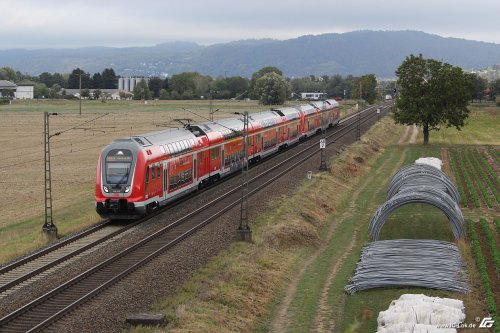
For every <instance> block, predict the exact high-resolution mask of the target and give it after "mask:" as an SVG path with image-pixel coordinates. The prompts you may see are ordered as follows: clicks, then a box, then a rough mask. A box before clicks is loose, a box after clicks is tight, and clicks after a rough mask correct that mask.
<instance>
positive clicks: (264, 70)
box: [250, 66, 283, 99]
mask: <svg viewBox="0 0 500 333" xmlns="http://www.w3.org/2000/svg"><path fill="white" fill-rule="evenodd" d="M269 73H276V74H278V75H279V76H283V72H282V71H281V70H280V69H279V68H277V67H274V66H267V67H264V68H261V69H259V70H258V71H257V72H255V73H253V74H252V79H251V80H250V98H254V99H258V98H259V94H258V92H257V91H256V88H255V84H256V83H257V80H258V79H260V78H261V77H263V76H264V75H266V74H269Z"/></svg>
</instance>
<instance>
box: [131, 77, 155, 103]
mask: <svg viewBox="0 0 500 333" xmlns="http://www.w3.org/2000/svg"><path fill="white" fill-rule="evenodd" d="M133 94H134V96H133V97H132V98H133V99H135V100H141V99H144V100H147V99H151V91H150V90H149V87H148V84H147V83H146V81H145V80H141V81H139V83H137V84H136V85H135V87H134V91H133Z"/></svg>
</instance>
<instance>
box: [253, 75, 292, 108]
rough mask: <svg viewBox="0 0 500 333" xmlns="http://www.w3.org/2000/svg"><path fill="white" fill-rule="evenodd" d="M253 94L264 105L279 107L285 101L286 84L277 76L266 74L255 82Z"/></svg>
mask: <svg viewBox="0 0 500 333" xmlns="http://www.w3.org/2000/svg"><path fill="white" fill-rule="evenodd" d="M254 89H255V92H256V93H257V95H258V96H259V99H260V101H261V102H262V104H264V105H280V104H283V103H284V102H285V100H286V96H287V94H288V90H289V89H288V82H287V81H286V80H285V79H284V78H283V77H282V76H281V75H279V74H277V73H274V72H271V73H267V74H265V75H264V76H262V77H261V78H259V79H257V81H256V82H255V88H254Z"/></svg>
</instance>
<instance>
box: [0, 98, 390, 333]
mask: <svg viewBox="0 0 500 333" xmlns="http://www.w3.org/2000/svg"><path fill="white" fill-rule="evenodd" d="M388 107H389V106H383V107H382V111H385V110H386V109H387V108H388ZM373 111H374V107H372V108H368V109H365V110H363V111H361V112H362V115H363V118H362V119H361V116H360V117H358V116H357V115H354V116H350V117H347V118H344V119H343V120H342V126H341V127H339V128H335V129H334V131H333V132H331V131H330V132H331V133H329V134H328V135H327V136H325V138H326V139H333V140H328V144H327V145H332V144H333V143H334V140H338V139H339V138H341V137H342V136H345V135H347V134H348V133H350V131H351V130H352V129H353V128H355V127H356V126H357V123H358V122H359V123H360V124H363V123H364V122H366V121H368V120H369V119H370V118H372V117H375V116H377V114H375V112H373ZM301 148H302V149H301V150H300V151H299V152H297V153H295V154H294V155H292V156H290V157H287V158H286V159H285V160H283V161H281V162H279V163H277V164H275V165H274V166H273V167H271V168H269V169H268V170H266V171H264V172H262V173H260V174H259V175H256V176H254V177H253V178H252V179H250V180H249V196H251V195H253V194H255V193H257V192H258V191H259V190H260V189H262V188H263V187H265V186H267V185H268V184H269V183H271V182H273V181H274V180H276V179H278V178H279V177H281V176H282V175H284V174H285V173H287V172H289V171H290V170H292V169H293V168H295V167H296V166H297V165H300V164H301V163H303V162H304V161H305V160H307V159H309V158H310V157H312V156H314V155H316V154H318V153H319V148H318V147H317V143H315V142H312V141H310V142H308V143H307V144H305V145H304V147H301ZM240 199H241V196H240V188H239V187H236V188H234V189H232V190H230V191H228V192H227V193H225V194H224V195H222V196H220V197H218V198H216V199H214V200H212V201H211V202H209V203H207V204H205V205H203V206H201V207H199V208H197V209H196V210H195V211H193V212H191V213H190V214H188V215H186V216H184V217H182V218H180V219H178V220H177V221H175V222H172V223H170V224H169V225H167V226H165V227H164V228H162V229H160V230H158V231H157V232H155V233H154V234H151V235H150V236H148V237H146V238H144V239H143V240H142V241H140V242H138V243H136V244H135V245H133V246H132V247H129V248H127V249H125V250H124V251H122V252H120V253H117V254H116V255H114V256H113V257H111V258H109V259H107V260H106V261H104V262H102V263H101V264H98V265H96V266H94V267H93V268H91V269H89V270H87V271H85V272H83V273H82V274H80V275H78V276H77V277H75V278H73V279H71V280H70V281H68V282H66V283H64V284H62V285H61V286H59V287H58V288H56V289H53V290H52V291H50V292H48V293H47V294H45V295H43V296H41V297H39V298H38V299H36V300H34V301H32V302H30V303H29V304H26V305H25V306H23V307H21V308H19V309H18V310H16V311H14V312H12V313H10V314H9V315H7V316H5V317H4V318H2V319H0V332H37V331H40V330H42V329H45V328H47V327H48V326H50V325H51V324H52V323H53V322H55V321H57V319H59V318H60V317H62V316H64V314H65V313H67V312H69V311H71V310H72V309H74V308H75V307H77V306H79V305H80V304H82V303H83V302H85V301H87V300H88V299H90V298H92V297H93V296H95V295H97V294H98V293H100V292H101V291H103V290H105V289H106V288H108V287H109V286H111V285H113V284H114V283H116V282H117V281H119V280H120V279H122V278H123V277H125V276H127V275H128V274H130V273H131V272H133V271H135V270H136V269H138V268H139V267H141V266H142V265H144V264H146V263H147V262H149V261H150V260H152V259H154V258H155V257H157V256H158V255H160V254H162V253H164V252H165V251H166V250H168V249H169V248H171V247H172V246H174V245H175V244H177V243H179V242H180V241H182V240H183V239H185V238H186V237H188V236H189V235H191V234H192V233H194V232H196V230H198V229H200V228H202V227H203V226H205V225H206V224H208V223H210V222H211V221H213V220H215V219H217V218H218V217H219V216H221V215H222V214H224V213H225V212H227V211H228V210H230V209H232V208H233V207H235V206H236V205H238V204H239V203H240ZM115 232H119V231H118V230H116V231H115ZM121 232H123V231H121ZM113 233H114V232H110V233H109V235H112V234H113ZM96 235H97V233H96ZM111 237H113V236H105V238H106V239H109V238H111ZM82 239H83V238H80V240H79V241H82ZM104 241H105V240H97V241H96V242H99V243H98V244H100V243H102V242H104ZM91 243H92V242H89V243H88V245H87V246H89V248H92V246H91V245H90V244H91ZM87 250H88V249H87ZM79 253H82V251H80V252H79ZM79 253H78V254H79ZM66 256H67V257H68V259H67V260H70V259H69V258H71V256H70V255H69V254H67V255H66ZM58 260H59V263H56V264H53V265H52V267H54V266H55V265H58V264H60V263H61V262H62V261H60V260H61V259H58ZM63 261H64V260H63ZM25 264H26V263H25ZM35 275H36V274H35ZM6 290H12V289H6Z"/></svg>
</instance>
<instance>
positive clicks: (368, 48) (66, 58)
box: [0, 30, 500, 77]
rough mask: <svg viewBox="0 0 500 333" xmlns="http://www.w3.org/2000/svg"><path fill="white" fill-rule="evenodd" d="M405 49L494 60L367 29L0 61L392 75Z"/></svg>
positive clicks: (460, 44)
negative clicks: (267, 69)
mask: <svg viewBox="0 0 500 333" xmlns="http://www.w3.org/2000/svg"><path fill="white" fill-rule="evenodd" d="M410 54H422V55H423V56H424V57H426V58H433V59H437V60H441V61H444V62H448V63H450V64H452V65H455V66H460V67H462V68H464V69H473V68H485V67H489V66H493V65H495V64H497V63H500V44H495V43H488V42H482V41H472V40H467V39H461V38H454V37H441V36H439V35H435V34H429V33H425V32H421V31H412V30H400V31H371V30H358V31H353V32H348V33H325V34H320V35H303V36H299V37H297V38H292V39H287V40H276V39H269V38H267V39H245V40H236V41H232V42H227V43H219V44H213V45H206V46H204V45H200V44H197V43H194V42H185V41H176V42H165V43H159V44H157V45H154V46H146V47H124V48H115V47H105V46H95V47H85V48H73V49H51V48H44V49H35V50H27V49H12V50H0V67H3V66H10V67H12V68H14V69H15V70H18V71H20V72H22V73H28V74H32V75H38V74H40V73H42V72H49V73H54V72H59V73H68V72H71V71H72V70H73V69H75V68H77V67H79V68H82V69H83V70H85V71H86V72H89V73H96V72H101V71H102V70H103V69H104V68H110V67H111V68H113V69H114V70H115V72H116V73H117V74H118V75H122V76H132V75H144V76H154V75H165V74H169V75H173V74H177V73H181V72H186V71H197V72H199V73H202V74H205V75H211V76H214V77H216V76H233V75H239V76H245V77H250V76H251V75H252V73H254V72H255V71H257V70H259V69H260V68H262V67H265V66H276V67H278V68H280V69H281V70H282V71H283V73H284V75H286V76H289V77H297V76H305V75H311V74H312V75H325V74H326V75H333V74H341V75H348V74H352V75H363V74H368V73H373V74H375V75H377V76H379V77H393V76H394V75H395V74H394V71H395V70H396V68H397V67H398V66H399V65H400V64H401V62H402V61H403V60H404V59H405V57H406V56H408V55H410Z"/></svg>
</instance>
